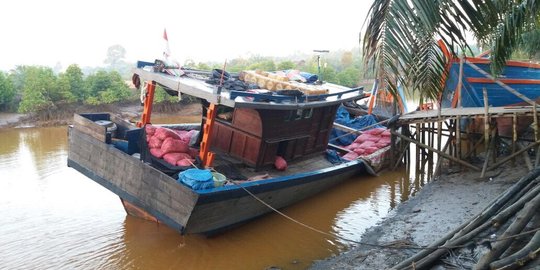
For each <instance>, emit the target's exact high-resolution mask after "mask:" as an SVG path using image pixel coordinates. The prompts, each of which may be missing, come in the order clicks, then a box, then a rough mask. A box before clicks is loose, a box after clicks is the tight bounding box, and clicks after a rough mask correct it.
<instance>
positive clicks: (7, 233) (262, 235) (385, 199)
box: [0, 119, 420, 269]
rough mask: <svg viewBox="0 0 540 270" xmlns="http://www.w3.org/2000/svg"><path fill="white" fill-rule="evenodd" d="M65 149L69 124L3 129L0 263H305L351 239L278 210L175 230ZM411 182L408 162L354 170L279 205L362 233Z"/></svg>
mask: <svg viewBox="0 0 540 270" xmlns="http://www.w3.org/2000/svg"><path fill="white" fill-rule="evenodd" d="M174 121H177V120H176V119H175V120H174ZM66 151H67V137H66V128H65V127H56V128H35V129H16V130H15V129H10V130H1V131H0V213H1V214H2V219H0V254H2V255H1V256H0V266H1V267H6V268H8V269H11V268H23V269H35V268H68V269H72V268H83V269H87V268H92V269H94V268H99V269H125V268H129V269H132V268H140V269H162V268H176V269H265V268H267V267H270V266H276V267H280V268H283V269H304V268H306V267H308V266H309V265H310V264H311V262H312V261H313V260H316V259H322V258H325V257H328V256H330V255H331V254H335V253H338V252H341V251H343V250H345V249H347V248H349V247H350V246H351V243H349V242H346V241H342V240H339V239H335V238H333V237H332V238H328V237H326V236H322V235H320V234H318V233H315V232H312V231H309V230H307V229H305V228H304V227H301V226H298V225H297V224H295V223H292V222H291V221H289V220H286V219H284V218H283V217H281V216H279V215H277V214H270V215H266V216H264V217H262V218H259V219H256V220H254V221H252V222H250V223H248V224H245V225H243V226H240V227H238V228H236V229H233V230H231V231H228V232H226V233H224V234H221V235H218V236H216V237H213V238H210V239H207V238H204V237H201V236H181V235H179V234H178V233H177V232H176V231H173V230H171V229H169V228H168V227H166V226H163V225H157V224H155V223H152V222H147V221H143V220H139V219H136V218H132V217H129V216H126V214H125V212H124V210H123V208H122V206H121V204H120V202H119V199H118V197H117V196H115V195H114V194H112V193H111V192H109V191H108V190H106V189H104V188H102V187H101V186H99V185H97V184H96V183H94V182H93V181H92V180H90V179H88V178H86V177H84V176H83V175H81V174H80V173H78V172H76V171H75V170H73V169H71V168H67V167H66V158H67V152H66ZM415 184H416V181H413V182H412V183H411V181H410V180H409V176H408V172H407V171H405V170H402V171H396V172H391V173H385V174H383V175H382V176H380V177H371V176H360V177H357V178H354V179H350V180H348V181H346V182H344V183H343V184H341V185H339V186H337V187H335V188H332V189H330V190H328V191H326V192H324V193H321V194H319V195H317V196H316V197H313V198H309V199H307V200H304V201H302V202H301V203H298V204H296V205H293V206H291V207H287V208H285V209H283V212H284V213H285V214H287V215H289V216H291V217H293V218H294V219H296V220H298V221H301V222H303V223H305V224H308V225H310V226H312V227H315V228H317V229H319V230H322V231H325V232H330V233H336V234H338V235H339V236H341V237H344V238H347V239H352V240H360V236H361V234H362V233H363V232H364V231H365V230H366V229H367V228H368V227H370V226H372V225H374V224H376V223H377V222H378V221H380V220H381V219H382V218H383V217H384V216H386V215H387V214H388V212H389V211H390V210H391V209H392V208H394V207H395V206H396V205H397V204H398V203H399V202H402V201H404V200H406V199H407V198H408V197H409V196H410V194H411V192H413V191H415V190H417V189H418V188H419V187H415ZM418 184H420V183H418ZM1 267H0V268H1Z"/></svg>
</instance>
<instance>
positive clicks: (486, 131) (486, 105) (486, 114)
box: [482, 87, 489, 151]
mask: <svg viewBox="0 0 540 270" xmlns="http://www.w3.org/2000/svg"><path fill="white" fill-rule="evenodd" d="M482 94H483V96H484V146H485V150H486V151H487V149H488V147H489V103H488V96H487V89H486V88H485V87H484V88H483V89H482Z"/></svg>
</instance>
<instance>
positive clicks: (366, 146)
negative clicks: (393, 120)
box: [360, 141, 376, 149]
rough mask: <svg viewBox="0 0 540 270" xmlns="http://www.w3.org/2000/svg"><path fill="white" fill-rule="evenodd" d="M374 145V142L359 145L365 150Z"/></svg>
mask: <svg viewBox="0 0 540 270" xmlns="http://www.w3.org/2000/svg"><path fill="white" fill-rule="evenodd" d="M375 144H376V143H375V142H372V141H365V142H363V143H362V144H361V145H360V148H362V149H366V148H368V147H372V146H374V145H375Z"/></svg>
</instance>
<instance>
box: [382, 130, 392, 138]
mask: <svg viewBox="0 0 540 270" xmlns="http://www.w3.org/2000/svg"><path fill="white" fill-rule="evenodd" d="M381 136H383V137H392V133H390V130H389V129H387V130H385V131H383V133H381Z"/></svg>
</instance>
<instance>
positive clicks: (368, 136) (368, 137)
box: [354, 133, 380, 143]
mask: <svg viewBox="0 0 540 270" xmlns="http://www.w3.org/2000/svg"><path fill="white" fill-rule="evenodd" d="M379 139H380V137H379V136H378V135H372V134H368V133H364V134H362V135H360V136H358V137H356V139H355V140H354V142H355V143H363V142H366V141H370V142H377V141H378V140H379Z"/></svg>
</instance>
